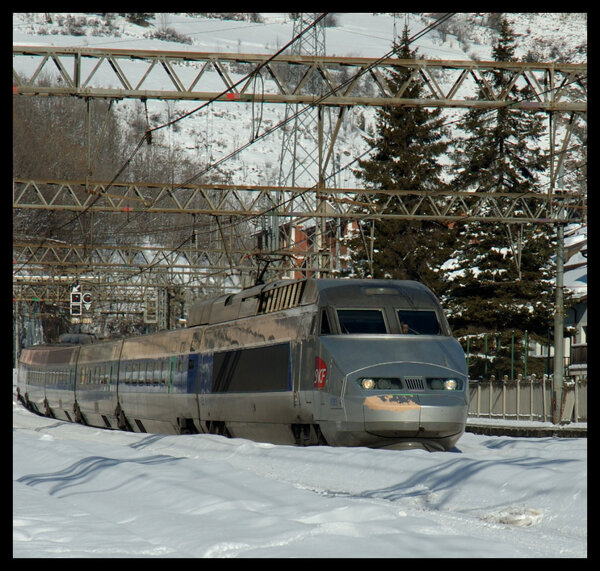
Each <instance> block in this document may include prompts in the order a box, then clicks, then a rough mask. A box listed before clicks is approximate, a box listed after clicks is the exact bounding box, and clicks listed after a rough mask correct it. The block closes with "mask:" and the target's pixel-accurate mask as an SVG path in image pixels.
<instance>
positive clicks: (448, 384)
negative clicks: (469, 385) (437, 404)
mask: <svg viewBox="0 0 600 571" xmlns="http://www.w3.org/2000/svg"><path fill="white" fill-rule="evenodd" d="M457 388H458V382H457V381H456V379H446V380H445V381H444V389H446V390H447V391H455V390H456V389H457Z"/></svg>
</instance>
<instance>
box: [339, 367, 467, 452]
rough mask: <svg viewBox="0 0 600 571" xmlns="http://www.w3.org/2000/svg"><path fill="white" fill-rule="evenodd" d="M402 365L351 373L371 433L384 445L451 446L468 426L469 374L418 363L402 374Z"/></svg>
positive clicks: (351, 390)
mask: <svg viewBox="0 0 600 571" xmlns="http://www.w3.org/2000/svg"><path fill="white" fill-rule="evenodd" d="M398 369H399V365H398V364H393V363H390V364H387V365H384V366H381V365H380V366H376V367H371V368H367V369H363V370H362V371H361V372H360V373H358V374H353V375H349V376H348V389H349V390H348V391H347V395H348V397H349V398H351V399H352V400H354V401H355V403H356V404H357V405H359V406H360V408H362V416H363V418H364V429H365V432H367V433H369V434H371V435H373V436H374V437H377V438H379V439H380V445H382V446H385V445H386V441H389V443H390V444H392V443H393V442H394V441H403V440H404V441H414V442H419V441H425V440H427V441H430V442H431V443H435V442H436V441H437V442H438V445H439V446H437V447H438V448H439V449H448V448H451V447H452V446H453V445H454V442H456V440H458V438H459V437H460V435H461V434H462V433H463V432H464V429H465V422H466V415H467V399H466V396H465V394H466V393H465V389H466V387H465V385H466V379H464V378H462V377H460V376H457V375H453V374H452V373H451V372H450V371H449V370H447V369H444V368H437V367H435V366H428V370H427V374H426V375H425V374H424V373H423V371H418V370H417V369H416V368H415V370H414V371H412V372H411V373H410V374H402V375H399V374H398ZM403 369H406V365H404V366H403ZM453 377H455V378H453ZM355 389H356V390H355ZM350 393H354V394H353V396H352V397H350ZM357 412H358V410H357ZM434 447H436V446H434Z"/></svg>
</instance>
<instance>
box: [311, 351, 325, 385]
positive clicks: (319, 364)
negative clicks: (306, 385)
mask: <svg viewBox="0 0 600 571" xmlns="http://www.w3.org/2000/svg"><path fill="white" fill-rule="evenodd" d="M326 378H327V365H326V364H325V361H323V359H321V357H315V382H314V387H315V389H323V388H325V379H326Z"/></svg>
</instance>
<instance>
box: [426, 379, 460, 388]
mask: <svg viewBox="0 0 600 571" xmlns="http://www.w3.org/2000/svg"><path fill="white" fill-rule="evenodd" d="M427 384H428V385H429V388H430V389H433V390H438V391H460V390H461V389H462V386H463V385H462V381H461V380H460V379H443V378H442V379H439V378H438V379H427Z"/></svg>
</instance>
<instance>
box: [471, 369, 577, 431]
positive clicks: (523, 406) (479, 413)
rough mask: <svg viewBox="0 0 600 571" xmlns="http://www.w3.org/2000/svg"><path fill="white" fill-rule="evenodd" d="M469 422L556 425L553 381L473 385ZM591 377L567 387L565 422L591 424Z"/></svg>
mask: <svg viewBox="0 0 600 571" xmlns="http://www.w3.org/2000/svg"><path fill="white" fill-rule="evenodd" d="M469 398H470V401H469V418H492V419H502V420H533V421H541V422H552V377H551V376H547V375H544V376H543V377H536V376H535V375H531V376H530V377H527V378H521V377H520V376H519V377H517V379H515V380H513V381H511V380H509V379H508V377H506V376H505V378H504V379H493V378H491V379H486V380H471V381H469ZM587 402H588V391H587V374H586V375H585V376H584V375H581V376H573V377H568V378H567V379H566V380H565V383H564V392H563V407H562V408H563V410H562V412H561V422H587V418H588V414H587V412H588V406H587Z"/></svg>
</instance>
